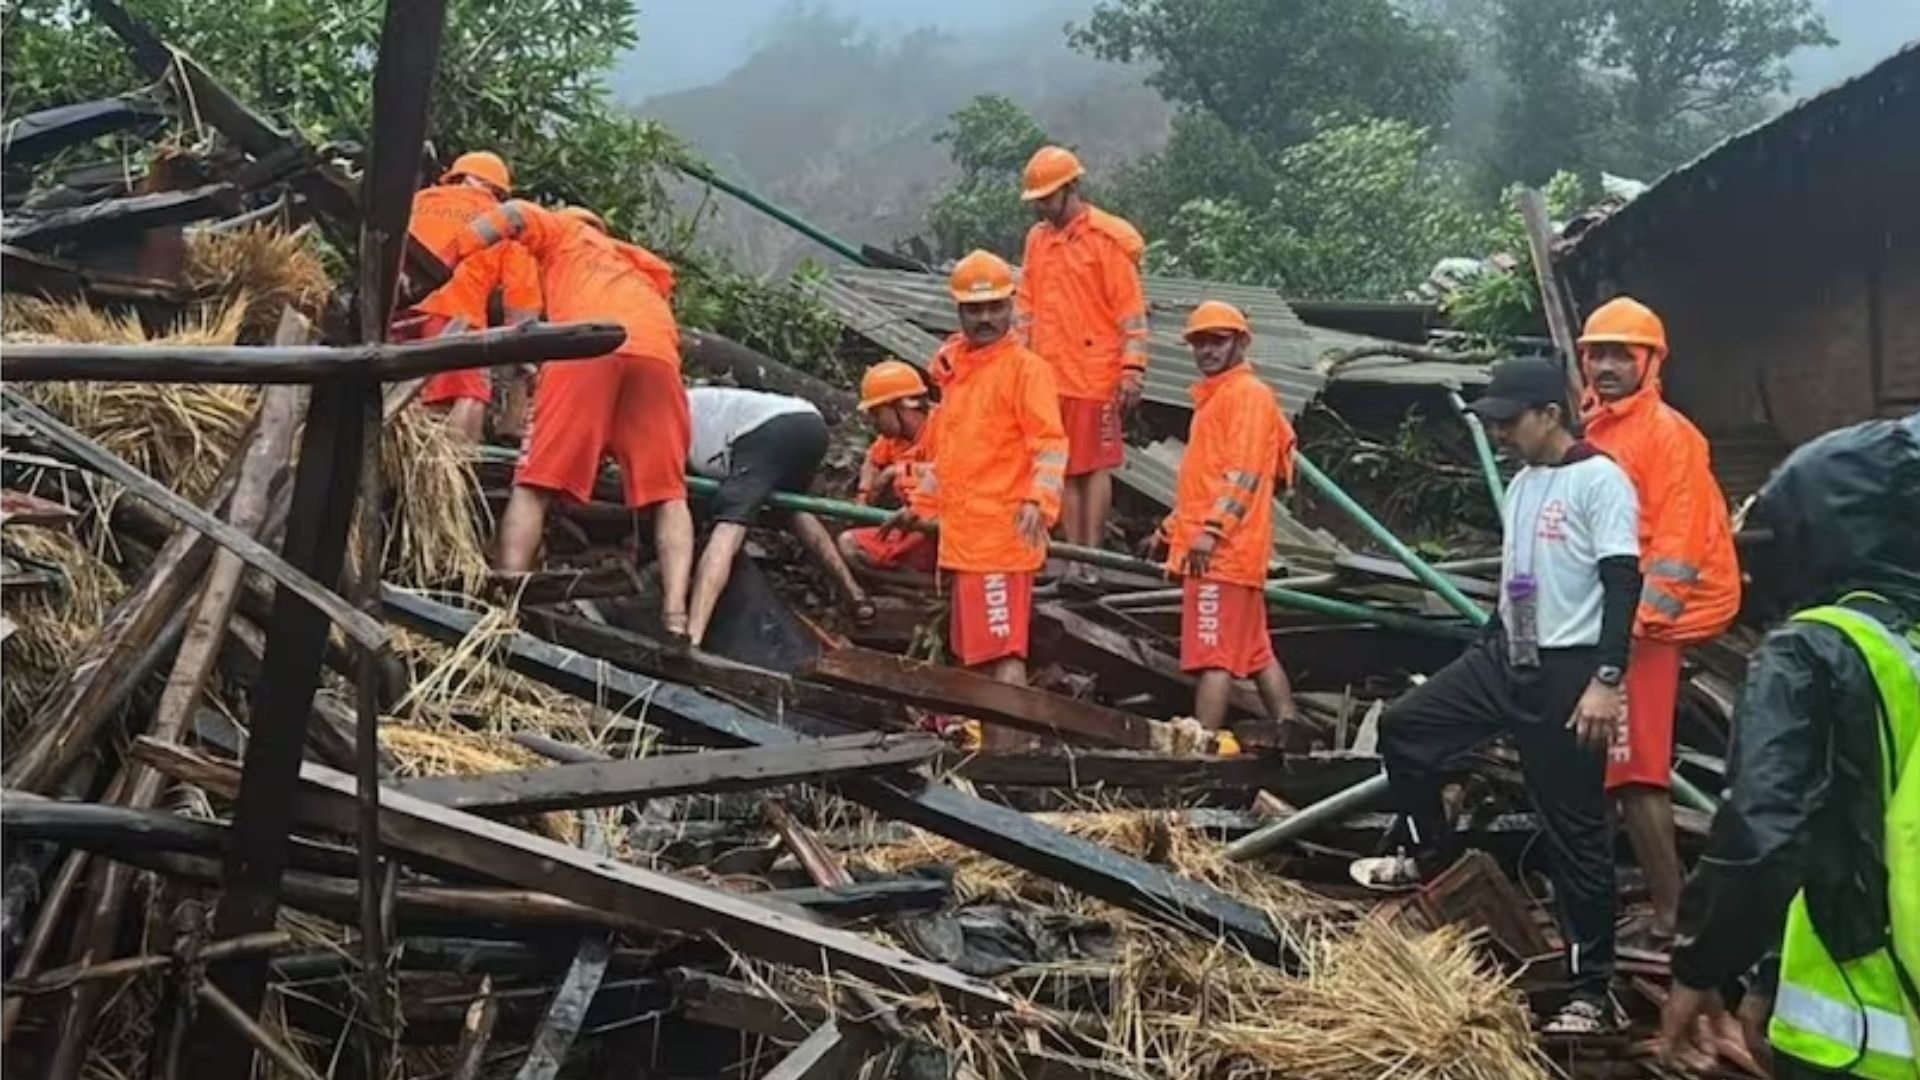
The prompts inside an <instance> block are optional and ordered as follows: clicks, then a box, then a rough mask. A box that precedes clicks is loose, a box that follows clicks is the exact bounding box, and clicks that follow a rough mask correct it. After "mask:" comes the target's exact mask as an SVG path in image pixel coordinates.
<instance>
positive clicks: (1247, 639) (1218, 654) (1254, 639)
mask: <svg viewBox="0 0 1920 1080" xmlns="http://www.w3.org/2000/svg"><path fill="white" fill-rule="evenodd" d="M1182 588H1183V589H1184V591H1185V593H1186V596H1185V597H1184V598H1183V600H1182V601H1181V605H1180V670H1182V671H1225V672H1228V673H1229V674H1231V675H1232V676H1233V677H1234V678H1236V679H1245V678H1248V677H1250V676H1253V675H1255V674H1258V673H1259V672H1260V671H1262V670H1264V669H1265V668H1266V666H1267V665H1268V664H1271V663H1273V641H1272V640H1271V639H1270V638H1268V637H1267V597H1266V593H1265V592H1263V591H1262V590H1260V589H1256V588H1254V587H1253V586H1251V585H1235V584H1232V583H1230V582H1225V581H1208V580H1206V579H1205V578H1188V579H1186V582H1185V583H1184V585H1183V586H1182Z"/></svg>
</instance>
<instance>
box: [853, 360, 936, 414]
mask: <svg viewBox="0 0 1920 1080" xmlns="http://www.w3.org/2000/svg"><path fill="white" fill-rule="evenodd" d="M925 396H927V381H926V380H925V379H922V378H921V377H920V373H919V372H918V371H916V370H914V367H913V365H912V364H904V363H901V362H900V361H898V360H882V361H880V362H879V363H877V364H875V365H873V366H872V367H870V368H868V369H867V373H866V374H865V375H862V376H861V377H860V411H861V412H872V411H873V410H875V409H877V408H879V407H880V406H882V405H886V404H890V403H892V402H895V401H905V400H906V399H907V398H917V397H925Z"/></svg>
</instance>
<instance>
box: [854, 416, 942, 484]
mask: <svg viewBox="0 0 1920 1080" xmlns="http://www.w3.org/2000/svg"><path fill="white" fill-rule="evenodd" d="M932 432H933V415H932V414H931V413H929V414H928V415H927V419H926V421H925V422H924V423H923V424H921V425H920V437H919V438H917V439H896V438H894V437H893V436H891V435H882V436H879V437H878V438H876V439H874V440H873V444H872V445H871V446H868V447H867V457H866V460H865V461H863V462H861V464H860V501H861V502H862V503H865V504H867V505H872V504H873V502H874V501H875V500H876V499H878V498H879V497H880V496H881V495H884V494H886V488H883V487H881V486H880V483H879V479H880V474H881V473H883V472H885V471H886V470H887V469H888V467H890V466H894V465H898V466H899V467H900V468H899V470H898V471H897V472H895V473H894V474H893V479H892V480H891V481H890V482H889V484H888V486H890V487H891V488H892V489H893V492H894V494H895V495H897V496H899V498H900V502H901V505H911V504H912V503H913V493H914V489H915V488H916V487H917V486H918V484H919V466H920V465H921V464H922V463H923V462H925V461H927V460H928V458H927V444H928V442H929V441H930V440H929V438H928V436H929V435H931V434H932Z"/></svg>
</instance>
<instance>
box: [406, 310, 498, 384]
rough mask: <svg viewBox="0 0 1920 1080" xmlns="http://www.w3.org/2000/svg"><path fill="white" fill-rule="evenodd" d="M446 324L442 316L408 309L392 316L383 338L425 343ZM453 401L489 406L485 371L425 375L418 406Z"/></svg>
mask: <svg viewBox="0 0 1920 1080" xmlns="http://www.w3.org/2000/svg"><path fill="white" fill-rule="evenodd" d="M450 321H452V320H450V319H448V318H447V317H446V316H445V315H433V314H429V313H427V312H424V311H419V310H416V309H414V308H408V309H407V310H405V311H402V312H401V313H399V314H398V315H395V316H394V318H393V329H392V330H391V331H390V332H389V333H388V335H387V336H389V337H391V338H392V339H393V340H394V341H397V342H404V341H428V340H431V339H433V338H437V337H439V336H440V335H441V334H442V333H443V332H445V330H446V329H447V323H448V322H450ZM456 401H477V402H479V403H480V404H482V405H491V404H493V379H492V378H491V377H490V376H489V375H488V374H487V369H486V368H466V369H465V370H462V371H443V372H441V373H440V374H438V375H429V376H427V381H426V383H425V385H423V386H421V387H420V404H422V405H451V404H452V403H454V402H456Z"/></svg>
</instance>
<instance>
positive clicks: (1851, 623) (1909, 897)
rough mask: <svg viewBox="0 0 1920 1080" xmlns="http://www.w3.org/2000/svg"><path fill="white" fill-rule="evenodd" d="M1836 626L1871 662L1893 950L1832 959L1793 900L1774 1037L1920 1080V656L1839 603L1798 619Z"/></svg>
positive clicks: (1868, 1070) (1887, 1078)
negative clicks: (1919, 979) (1919, 980)
mask: <svg viewBox="0 0 1920 1080" xmlns="http://www.w3.org/2000/svg"><path fill="white" fill-rule="evenodd" d="M1794 619H1795V620H1798V621H1802V622H1816V623H1822V624H1824V625H1827V626H1830V627H1832V628H1834V629H1836V630H1838V631H1840V632H1841V633H1842V634H1844V635H1845V636H1846V638H1847V640H1848V641H1849V642H1850V643H1851V644H1852V645H1853V647H1854V648H1855V649H1857V650H1858V651H1859V653H1860V655H1861V656H1862V657H1863V658H1864V659H1865V660H1866V662H1867V668H1868V670H1869V671H1870V672H1871V673H1872V676H1873V681H1874V684H1875V687H1876V689H1877V690H1878V696H1879V699H1880V708H1879V715H1878V716H1877V717H1875V722H1876V724H1877V726H1878V729H1879V736H1880V738H1879V742H1880V750H1881V766H1882V768H1881V776H1880V780H1881V784H1882V786H1883V794H1884V796H1885V805H1886V808H1887V809H1886V831H1885V844H1886V850H1885V852H1884V863H1883V866H1873V867H1870V868H1869V867H1863V868H1862V870H1863V872H1866V873H1885V874H1886V875H1887V880H1888V894H1887V899H1888V913H1887V914H1888V926H1887V927H1886V929H1885V938H1884V940H1885V941H1886V944H1883V945H1881V946H1880V947H1878V948H1876V949H1873V950H1872V951H1870V952H1867V953H1866V954H1865V955H1861V956H1852V957H1842V956H1834V955H1832V953H1831V952H1830V951H1829V949H1828V947H1827V944H1826V942H1825V941H1824V940H1823V939H1822V937H1821V934H1820V932H1819V929H1818V927H1817V926H1816V925H1815V922H1814V918H1813V915H1812V914H1811V913H1810V911H1809V908H1808V904H1807V898H1806V896H1805V894H1804V893H1803V894H1801V895H1799V896H1796V897H1794V900H1793V904H1792V906H1791V907H1790V908H1789V909H1788V911H1787V928H1786V934H1785V937H1784V940H1783V943H1782V949H1781V958H1780V988H1779V991H1778V993H1777V994H1776V995H1775V998H1774V1011H1773V1018H1772V1020H1771V1022H1770V1023H1769V1025H1768V1039H1769V1041H1770V1042H1772V1043H1773V1045H1774V1047H1775V1049H1777V1050H1779V1051H1780V1052H1781V1053H1783V1054H1787V1055H1789V1056H1791V1057H1793V1058H1795V1059H1797V1060H1800V1061H1804V1062H1806V1063H1808V1064H1810V1065H1815V1066H1818V1067H1819V1068H1822V1069H1827V1070H1831V1071H1835V1072H1841V1073H1845V1074H1847V1075H1851V1076H1861V1077H1868V1078H1870V1080H1915V1078H1917V1077H1920V1059H1917V1057H1916V1047H1920V990H1916V988H1915V983H1914V973H1915V972H1916V971H1920V649H1916V647H1915V643H1914V642H1913V641H1911V640H1909V639H1908V638H1903V637H1901V636H1899V635H1897V634H1895V633H1894V632H1893V631H1892V630H1890V629H1889V628H1887V626H1885V625H1884V624H1883V623H1881V622H1880V621H1879V620H1877V619H1875V618H1873V617H1871V616H1869V615H1866V614H1863V613H1861V612H1859V611H1855V610H1852V609H1851V608H1847V607H1842V606H1839V605H1830V606H1826V607H1818V608H1811V609H1808V610H1805V611H1801V612H1799V613H1798V614H1796V615H1794Z"/></svg>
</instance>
